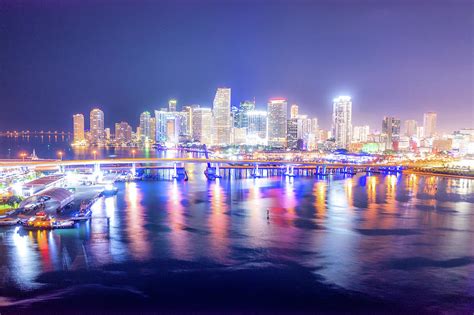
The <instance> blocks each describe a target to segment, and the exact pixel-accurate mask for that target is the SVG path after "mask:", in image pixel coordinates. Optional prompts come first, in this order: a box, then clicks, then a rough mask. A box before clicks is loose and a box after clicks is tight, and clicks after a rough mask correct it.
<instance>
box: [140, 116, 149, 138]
mask: <svg viewBox="0 0 474 315" xmlns="http://www.w3.org/2000/svg"><path fill="white" fill-rule="evenodd" d="M150 119H151V115H150V112H143V113H141V115H140V132H141V134H140V137H141V141H142V142H143V143H145V142H147V141H149V140H150V139H151V129H150Z"/></svg>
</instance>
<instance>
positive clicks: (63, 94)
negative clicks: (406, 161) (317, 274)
mask: <svg viewBox="0 0 474 315" xmlns="http://www.w3.org/2000/svg"><path fill="white" fill-rule="evenodd" d="M426 3H428V2H425V1H421V2H419V3H416V4H411V5H410V6H405V5H403V4H400V5H394V4H390V3H378V4H377V5H372V4H364V3H359V4H358V5H351V4H348V3H345V4H344V3H342V4H339V5H340V6H337V5H336V4H330V3H329V2H325V1H322V2H315V3H309V2H304V1H303V2H301V3H299V4H285V5H283V4H282V3H280V4H279V3H276V2H272V1H263V2H262V3H256V4H254V5H253V6H252V9H253V10H251V11H249V12H247V11H246V10H245V6H244V5H239V4H238V3H237V2H231V3H230V4H227V5H226V4H222V3H217V2H214V1H202V2H201V3H200V4H197V3H196V4H195V3H188V2H178V3H174V2H171V1H169V2H166V1H164V2H160V3H154V4H149V5H148V6H131V5H130V3H128V2H124V3H121V4H115V5H111V4H109V5H108V4H106V3H105V2H100V1H99V2H96V3H93V4H92V3H89V4H79V3H76V4H69V5H61V6H58V5H56V4H58V2H56V1H47V2H45V3H44V4H43V5H42V6H40V7H39V8H40V10H35V8H36V7H35V6H32V7H28V6H22V5H21V4H18V3H13V2H11V3H6V4H5V5H4V10H2V11H1V12H0V19H1V20H2V22H4V25H5V28H4V30H6V32H1V36H2V42H5V43H7V45H5V46H4V49H3V50H2V58H1V60H4V61H8V62H3V63H2V71H1V73H0V81H1V82H2V85H0V96H1V98H0V106H1V107H2V109H7V108H8V111H6V112H5V113H4V115H2V117H1V118H0V123H1V125H2V126H3V128H2V129H7V130H12V129H69V125H68V124H66V122H65V121H64V120H63V119H62V117H65V116H70V115H73V114H75V113H76V112H88V111H89V110H90V109H91V105H92V104H100V105H101V107H102V110H103V111H105V112H108V113H110V117H111V119H112V120H113V121H122V120H126V119H128V117H135V116H137V115H138V114H139V113H141V112H144V111H146V110H149V111H150V110H152V109H153V108H150V107H152V106H153V107H154V106H156V107H165V106H166V102H167V101H168V100H169V99H171V98H176V99H177V100H178V102H179V104H181V105H191V104H200V105H201V106H205V107H208V106H212V100H213V94H214V93H215V88H216V87H219V86H230V87H232V88H233V99H234V100H235V102H233V103H232V104H231V105H238V102H239V101H241V100H248V99H254V98H255V99H256V107H257V110H262V109H264V108H266V102H267V100H268V99H269V98H273V97H284V98H286V99H288V101H289V104H288V105H290V104H293V103H296V104H298V105H299V106H300V110H301V111H304V112H305V113H308V114H309V115H311V116H316V117H330V115H331V112H332V106H331V100H332V99H333V98H334V97H337V96H338V95H350V96H351V97H352V99H353V102H354V107H353V124H354V125H362V124H366V123H367V124H370V125H372V126H374V125H378V122H379V120H380V117H383V116H386V115H388V116H396V117H398V118H400V119H402V120H408V119H416V120H418V121H420V120H421V118H419V117H420V116H422V115H423V113H425V112H429V111H434V112H437V113H438V115H439V116H440V117H443V119H439V125H438V126H437V128H438V129H439V130H441V131H451V130H453V129H455V128H458V127H459V126H460V125H461V126H462V127H465V128H470V127H471V128H472V127H473V125H472V121H473V119H472V118H473V116H474V112H473V110H474V109H473V108H474V106H473V104H474V102H473V98H472V92H471V88H472V85H473V84H472V83H473V82H472V75H471V74H472V67H473V65H472V55H471V53H470V52H471V51H472V49H471V48H472V47H471V46H470V43H472V23H473V22H472V19H471V16H470V14H469V6H465V5H464V4H463V3H456V4H443V3H439V2H438V3H434V4H433V5H431V6H430V9H429V10H426V5H425V4H426ZM78 7H79V8H80V9H81V15H80V19H79V15H77V13H76V12H75V10H74V9H75V8H78ZM111 8H112V9H113V10H110V9H111ZM335 9H337V10H335ZM130 12H133V13H134V14H133V15H131V14H128V13H130ZM196 12H197V14H196ZM309 12H311V14H309ZM98 16H107V19H105V20H104V19H97V18H96V17H98ZM274 16H279V17H280V19H278V21H277V20H274V19H273V17H274ZM242 17H245V21H246V23H230V22H229V21H233V20H234V21H239V18H240V19H241V18H242ZM124 19H127V21H129V22H130V23H128V24H127V28H126V29H124V28H123V26H121V24H120V22H121V21H123V20H124ZM440 19H441V20H442V19H449V20H450V23H448V24H446V25H442V24H441V23H439V21H440ZM30 21H31V23H30ZM32 25H35V27H34V28H33V27H32ZM349 25H350V26H351V27H350V28H348V26H349ZM59 26H61V27H59ZM58 29H59V30H61V31H57V30H58ZM191 29H192V30H193V32H194V33H193V36H192V37H186V36H184V35H183V34H185V33H187V32H189V31H190V30H191ZM97 30H98V31H97ZM211 30H212V31H211ZM248 34H251V35H248ZM53 35H54V36H53ZM137 35H139V36H137ZM362 35H363V36H362ZM177 38H180V40H179V41H178V40H176V39H177ZM374 38H375V39H377V40H372V39H374ZM368 39H370V40H368ZM344 46H346V47H350V49H349V50H347V49H340V48H341V47H344ZM163 47H166V49H163ZM349 51H350V54H348V52H349ZM237 52H239V53H237ZM452 108H455V109H456V110H451V109H452ZM415 111H416V112H415ZM24 112H29V113H31V115H28V117H22V119H21V120H19V119H18V118H17V117H20V116H22V113H24ZM37 117H41V120H38V119H37ZM320 124H321V126H322V127H324V128H330V121H329V120H324V119H321V122H320ZM32 126H33V127H34V128H32Z"/></svg>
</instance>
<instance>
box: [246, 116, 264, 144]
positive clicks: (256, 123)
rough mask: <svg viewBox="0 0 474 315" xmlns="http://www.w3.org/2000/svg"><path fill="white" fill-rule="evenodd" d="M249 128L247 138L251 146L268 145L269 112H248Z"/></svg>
mask: <svg viewBox="0 0 474 315" xmlns="http://www.w3.org/2000/svg"><path fill="white" fill-rule="evenodd" d="M247 117H248V123H249V126H248V128H247V138H248V140H249V144H266V143H267V112H266V111H263V110H252V111H249V112H247Z"/></svg>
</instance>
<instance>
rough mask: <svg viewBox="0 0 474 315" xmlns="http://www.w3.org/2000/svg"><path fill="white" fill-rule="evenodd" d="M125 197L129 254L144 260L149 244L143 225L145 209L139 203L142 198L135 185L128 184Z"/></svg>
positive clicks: (147, 255) (147, 254) (148, 251)
mask: <svg viewBox="0 0 474 315" xmlns="http://www.w3.org/2000/svg"><path fill="white" fill-rule="evenodd" d="M125 196H126V199H125V201H126V203H127V221H128V224H127V228H126V231H127V236H128V237H129V239H130V241H131V244H130V252H131V254H132V255H133V256H134V257H135V258H136V259H142V260H143V259H146V258H148V257H149V254H150V244H149V243H148V235H147V234H148V233H147V231H146V229H145V227H144V225H145V218H144V215H145V209H144V208H143V207H142V206H141V203H140V201H141V200H142V199H143V196H142V195H141V194H139V190H138V187H137V184H136V183H133V182H130V183H126V185H125Z"/></svg>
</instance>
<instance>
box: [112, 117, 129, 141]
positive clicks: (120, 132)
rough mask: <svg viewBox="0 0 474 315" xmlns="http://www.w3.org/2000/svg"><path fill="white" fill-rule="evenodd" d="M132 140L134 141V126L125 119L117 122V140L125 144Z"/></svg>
mask: <svg viewBox="0 0 474 315" xmlns="http://www.w3.org/2000/svg"><path fill="white" fill-rule="evenodd" d="M130 141H132V127H131V126H130V125H129V124H128V123H126V122H124V121H122V122H119V123H115V142H116V143H117V144H121V145H123V144H126V143H128V142H130Z"/></svg>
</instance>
